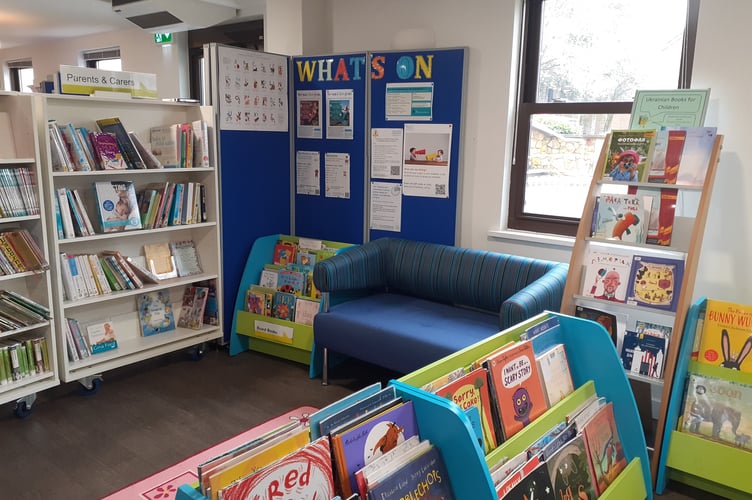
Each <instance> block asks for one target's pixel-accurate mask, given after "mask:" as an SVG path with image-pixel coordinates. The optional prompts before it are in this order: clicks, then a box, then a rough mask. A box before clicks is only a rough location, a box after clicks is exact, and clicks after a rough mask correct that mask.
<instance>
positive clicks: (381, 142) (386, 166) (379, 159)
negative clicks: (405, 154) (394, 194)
mask: <svg viewBox="0 0 752 500" xmlns="http://www.w3.org/2000/svg"><path fill="white" fill-rule="evenodd" d="M402 137H403V132H402V129H401V128H375V129H373V130H371V177H372V178H374V179H401V178H402Z"/></svg>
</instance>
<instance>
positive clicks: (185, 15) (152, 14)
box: [112, 0, 238, 33]
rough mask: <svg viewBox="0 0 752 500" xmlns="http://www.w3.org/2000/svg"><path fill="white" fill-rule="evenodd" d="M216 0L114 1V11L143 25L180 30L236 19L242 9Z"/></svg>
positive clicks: (152, 28) (155, 28)
mask: <svg viewBox="0 0 752 500" xmlns="http://www.w3.org/2000/svg"><path fill="white" fill-rule="evenodd" d="M228 3H230V2H226V1H224V2H219V1H212V0H112V10H113V11H114V12H116V13H118V14H119V15H121V16H123V17H124V18H126V19H127V20H129V21H130V22H132V23H133V24H135V25H136V26H138V27H139V28H142V29H145V30H147V31H151V32H154V33H157V32H171V33H174V32H178V31H187V30H192V29H197V28H207V27H209V26H214V25H215V24H219V23H221V22H224V21H227V20H229V19H233V18H235V17H237V15H238V9H237V8H236V7H233V6H231V5H228Z"/></svg>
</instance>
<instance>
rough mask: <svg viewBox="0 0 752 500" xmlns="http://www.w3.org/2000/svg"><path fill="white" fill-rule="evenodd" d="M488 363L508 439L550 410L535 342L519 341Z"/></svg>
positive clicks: (495, 397)
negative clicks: (536, 358)
mask: <svg viewBox="0 0 752 500" xmlns="http://www.w3.org/2000/svg"><path fill="white" fill-rule="evenodd" d="M485 363H486V368H487V369H488V373H489V377H488V378H489V380H490V385H491V394H492V397H493V398H494V401H495V403H496V404H495V410H496V411H497V412H498V414H497V419H498V422H499V423H500V424H501V427H502V430H503V432H504V437H505V438H506V439H509V438H510V437H512V436H514V435H515V434H516V433H517V432H519V431H520V430H522V428H523V427H525V426H527V425H529V424H530V423H531V422H532V421H534V420H535V419H536V418H538V417H539V416H541V415H542V414H543V413H544V412H545V411H546V410H547V409H548V405H547V404H546V395H545V394H544V392H543V386H542V384H541V381H540V374H539V373H538V365H537V364H536V362H535V353H534V352H533V344H532V343H531V341H529V340H526V341H522V342H517V343H515V344H512V345H511V346H510V347H508V348H507V349H504V350H503V351H501V352H499V353H497V354H495V355H494V356H492V357H490V358H489V359H488V360H486V362H485Z"/></svg>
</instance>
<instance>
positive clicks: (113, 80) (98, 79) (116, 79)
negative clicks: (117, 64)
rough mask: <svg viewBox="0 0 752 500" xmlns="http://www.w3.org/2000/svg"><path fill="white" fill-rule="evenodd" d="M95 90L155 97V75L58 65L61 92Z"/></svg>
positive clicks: (88, 91)
mask: <svg viewBox="0 0 752 500" xmlns="http://www.w3.org/2000/svg"><path fill="white" fill-rule="evenodd" d="M97 91H101V92H122V93H125V94H130V95H131V96H133V97H148V98H153V99H156V97H157V75H155V74H152V73H134V72H132V71H105V70H101V69H95V68H81V67H78V66H66V65H64V64H61V65H60V92H61V93H62V94H79V95H91V94H94V93H95V92H97Z"/></svg>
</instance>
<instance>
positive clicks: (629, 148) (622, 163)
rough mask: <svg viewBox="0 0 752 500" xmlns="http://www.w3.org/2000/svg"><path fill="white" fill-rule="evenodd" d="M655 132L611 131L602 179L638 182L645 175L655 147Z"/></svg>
mask: <svg viewBox="0 0 752 500" xmlns="http://www.w3.org/2000/svg"><path fill="white" fill-rule="evenodd" d="M655 134H656V131H655V130H612V131H611V136H610V140H609V143H608V152H607V154H606V161H605V164H604V165H603V167H602V169H603V178H604V179H610V180H612V181H628V182H640V181H643V180H644V179H645V177H646V175H647V165H649V164H650V162H651V160H652V156H653V149H654V147H655Z"/></svg>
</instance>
